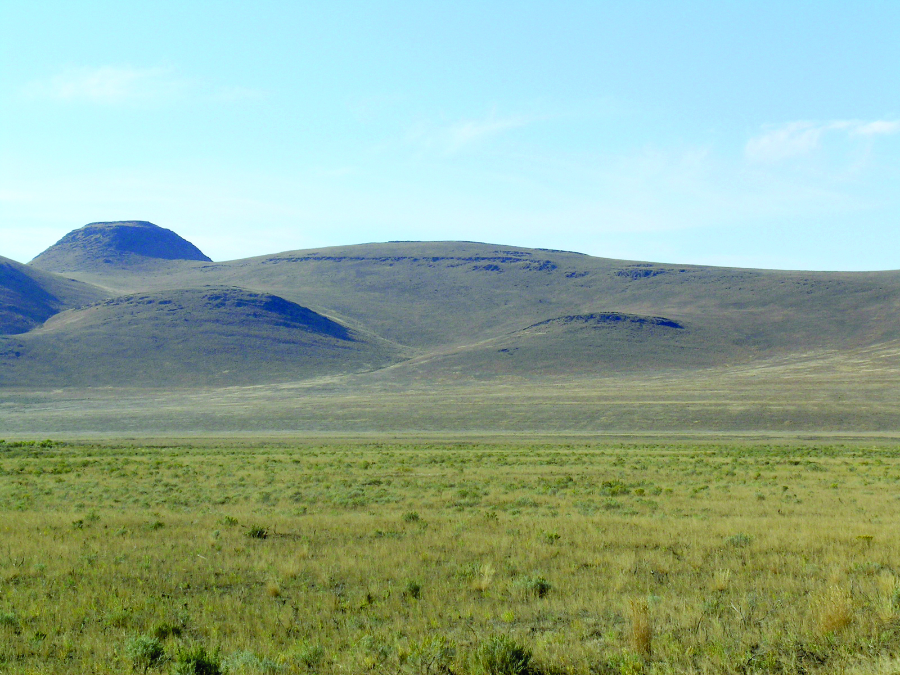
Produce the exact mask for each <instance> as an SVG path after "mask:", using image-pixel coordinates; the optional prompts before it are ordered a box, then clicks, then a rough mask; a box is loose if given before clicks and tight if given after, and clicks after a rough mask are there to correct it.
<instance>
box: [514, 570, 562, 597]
mask: <svg viewBox="0 0 900 675" xmlns="http://www.w3.org/2000/svg"><path fill="white" fill-rule="evenodd" d="M515 585H516V586H518V587H519V588H520V589H521V590H522V592H523V593H524V594H525V595H526V596H532V597H535V598H543V597H546V596H547V594H548V593H550V590H551V589H552V588H553V587H552V586H551V585H550V582H549V581H547V580H546V579H545V578H544V577H542V576H540V575H537V576H532V577H521V578H520V579H518V580H517V581H516V583H515Z"/></svg>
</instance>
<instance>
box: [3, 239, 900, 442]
mask: <svg viewBox="0 0 900 675" xmlns="http://www.w3.org/2000/svg"><path fill="white" fill-rule="evenodd" d="M101 225H103V227H102V228H100V233H101V234H102V235H103V236H102V237H99V235H98V236H93V235H91V236H90V237H87V235H86V234H85V233H88V234H90V233H91V232H93V230H91V227H93V226H88V227H87V228H83V229H82V230H79V231H76V233H73V235H70V236H67V237H66V238H64V239H63V240H62V241H61V242H60V243H59V244H57V245H56V246H54V247H51V249H49V250H48V251H47V252H45V253H44V254H42V255H41V256H39V258H38V259H36V260H35V261H33V263H32V265H30V266H29V267H28V268H26V269H27V270H28V271H29V273H31V274H32V275H37V274H39V273H40V272H39V270H37V269H35V268H36V267H40V268H41V269H42V270H44V276H43V277H42V279H43V281H42V283H43V284H44V285H43V286H40V288H49V286H47V285H46V284H49V283H51V282H52V283H54V284H56V285H57V286H58V285H60V284H64V285H65V284H69V285H71V284H73V283H74V282H72V281H64V280H63V279H62V277H60V276H59V275H58V274H54V272H62V271H65V274H66V275H68V276H71V277H73V278H75V279H78V280H80V281H82V282H84V284H83V285H81V286H80V287H79V288H89V289H92V292H93V293H94V294H95V295H96V294H98V293H99V294H102V295H104V296H105V299H104V300H103V301H102V302H99V303H98V302H94V304H90V305H87V306H83V307H78V306H77V305H78V303H73V302H70V303H69V304H68V305H65V307H69V308H70V309H69V310H68V311H65V312H63V313H61V314H58V315H56V316H54V317H53V318H50V319H49V320H48V318H49V316H50V315H51V313H53V312H58V311H59V310H60V309H63V308H64V307H63V306H60V307H58V308H48V309H46V310H45V311H44V314H43V315H41V314H35V318H33V319H31V321H32V322H33V323H32V324H31V325H32V326H35V327H34V328H33V329H32V330H30V331H29V332H27V333H24V334H21V335H16V336H7V337H5V338H0V384H2V385H3V386H4V387H5V388H6V391H7V395H8V400H13V398H14V397H15V396H18V395H19V394H18V393H17V392H25V393H24V394H23V396H25V397H26V399H27V397H28V396H32V395H34V392H35V391H40V390H41V388H44V387H64V388H70V389H68V393H67V394H66V396H72V397H75V399H77V400H80V401H88V400H90V401H101V400H104V401H106V402H105V403H104V404H103V405H106V406H111V408H110V407H107V408H104V409H103V410H99V409H98V410H97V416H96V417H95V416H94V414H93V412H90V411H82V412H85V414H84V416H82V417H79V418H69V419H68V422H65V421H64V420H65V419H67V418H66V417H65V410H67V409H70V408H71V407H72V406H71V405H70V403H71V399H69V402H70V403H69V404H62V403H60V400H59V399H55V398H53V397H47V396H46V395H44V394H37V396H38V399H39V400H41V401H42V402H43V403H42V405H45V406H46V407H45V408H43V409H42V410H43V413H42V414H38V413H36V412H34V411H33V410H31V409H30V408H29V407H28V405H26V404H21V405H20V404H15V405H14V406H13V408H12V410H11V412H10V416H8V417H7V418H6V423H8V424H11V425H12V427H11V428H21V429H27V428H47V429H67V428H68V429H77V428H85V429H87V428H93V429H102V428H108V425H109V424H114V421H115V420H116V419H118V418H119V416H120V415H121V414H126V413H124V412H122V411H123V410H125V409H130V408H129V406H130V404H129V403H128V401H129V400H130V398H129V396H130V394H128V393H124V392H126V390H134V391H135V392H136V393H135V394H134V395H135V396H136V397H137V399H136V400H140V399H141V396H142V395H141V394H140V392H139V389H137V390H135V389H134V388H135V387H137V388H140V387H153V388H155V389H156V390H157V393H158V396H159V398H158V399H157V400H158V401H159V402H160V403H159V406H160V408H159V410H157V411H156V412H148V413H147V415H146V416H144V414H143V413H142V412H139V411H137V410H132V411H131V412H130V413H127V414H133V415H137V416H138V417H140V418H141V419H142V420H143V421H141V422H140V423H137V422H135V424H137V425H138V427H140V428H145V429H148V430H152V429H153V428H154V426H153V425H154V424H156V423H159V420H160V419H161V417H160V415H161V413H160V411H161V410H166V411H168V413H167V415H168V417H166V419H167V421H168V423H170V424H171V425H173V426H172V428H173V429H185V430H186V429H191V428H197V429H220V428H221V429H223V430H225V429H231V430H233V429H263V430H264V429H304V428H305V429H317V430H324V431H329V430H347V429H350V430H357V431H367V430H409V429H419V430H452V429H468V430H473V431H479V430H508V431H518V430H551V429H553V430H556V429H559V430H570V431H579V430H583V431H589V432H595V431H604V430H610V429H611V430H627V429H629V428H637V429H645V430H647V429H649V430H654V429H655V430H682V431H690V430H695V429H709V430H718V431H721V430H726V429H732V430H735V429H738V430H761V429H769V430H777V431H782V430H785V431H786V430H803V429H814V428H821V429H823V430H830V431H848V430H854V431H858V430H865V431H872V432H882V431H885V430H890V429H894V430H896V429H897V427H898V419H900V415H898V410H900V408H898V401H897V397H896V395H895V394H892V392H896V391H898V390H900V386H898V385H900V376H898V367H897V366H898V356H897V345H898V344H900V322H898V321H897V317H898V315H900V272H897V271H889V272H865V273H850V272H792V271H774V270H750V269H732V268H716V267H703V266H690V265H669V264H659V263H647V262H636V261H622V260H611V259H605V258H595V257H591V256H586V255H582V254H578V253H571V252H565V251H549V250H540V249H526V248H519V247H511V246H499V245H494V244H481V243H473V242H390V243H382V244H364V245H358V246H343V247H331V248H323V249H315V250H306V251H290V252H284V253H279V254H274V255H268V256H260V257H256V258H248V259H243V260H235V261H228V262H211V261H208V260H205V259H179V258H178V255H175V254H174V253H171V250H176V249H178V246H182V244H180V243H178V242H175V243H178V246H176V247H175V249H171V250H169V249H166V246H169V244H172V242H173V241H174V240H172V237H177V235H175V234H174V233H170V232H169V231H168V230H163V229H162V228H155V226H151V227H150V228H146V227H144V225H149V224H141V223H138V224H137V225H135V224H134V223H118V224H116V223H112V224H101ZM135 228H137V229H138V230H140V231H141V232H142V233H143V234H142V235H141V236H143V235H145V234H147V232H150V233H151V234H153V235H154V236H158V237H159V240H158V241H157V240H154V241H149V242H148V241H143V243H142V246H143V248H141V253H135V251H133V250H131V249H134V248H135V246H133V245H132V243H133V237H131V230H132V229H135ZM153 228H155V229H153ZM120 230H121V231H124V232H125V234H121V232H120ZM79 232H80V233H82V234H81V235H79V236H78V237H76V236H74V235H75V234H77V233H79ZM117 233H118V234H117ZM165 233H168V234H165ZM95 234H96V233H95ZM126 235H127V236H126ZM170 235H171V236H170ZM79 237H80V238H79ZM178 240H180V238H178ZM180 241H182V242H183V240H180ZM129 242H132V243H129ZM184 244H187V242H184ZM172 245H173V246H174V244H172ZM79 247H80V248H79ZM160 250H162V251H163V253H160V254H159V255H157V253H159V251H160ZM178 250H180V249H178ZM166 251H169V252H166ZM100 255H102V256H104V257H103V258H102V259H100V260H99V261H98V256H100ZM199 255H200V256H201V257H203V258H205V256H202V254H199ZM195 257H196V256H195ZM87 284H90V285H87ZM216 294H224V296H225V299H224V300H222V301H220V300H219V299H215V298H214V297H213V296H215V295H216ZM89 300H93V301H96V300H97V297H92V298H89ZM276 305H277V306H278V307H279V308H280V309H276V308H275V307H276ZM26 309H27V307H26V305H25V304H24V303H22V302H19V301H17V300H11V301H9V303H8V304H7V305H6V310H7V311H8V312H13V313H15V312H18V315H19V316H25V315H26V314H27V313H28V312H27V311H26ZM285 312H286V313H285ZM304 317H305V318H304ZM39 320H40V321H46V323H44V324H43V325H41V326H40V327H36V326H38V324H39ZM101 386H102V387H115V388H118V391H119V393H118V394H116V395H115V396H114V397H113V398H112V399H111V400H106V399H105V398H104V395H101V394H100V393H98V391H97V390H96V389H90V388H96V387H101ZM222 387H227V388H228V389H221V388H222ZM170 389H171V390H172V391H171V392H168V391H167V390H170ZM176 389H177V390H178V391H175V390H176ZM28 392H31V393H28ZM79 392H80V393H79ZM300 395H302V397H303V398H302V400H298V399H297V396H300ZM194 396H196V397H197V398H196V400H195V401H194V402H193V403H192V404H191V405H190V406H189V407H187V408H184V409H182V406H181V403H180V401H182V400H187V399H190V398H191V397H194ZM26 399H20V401H24V400H26ZM849 402H854V404H853V405H848V403H849ZM57 403H60V405H62V408H60V409H56V408H55V407H54V406H56V405H57ZM67 406H68V407H67ZM76 407H77V406H76ZM138 407H139V408H140V410H143V409H144V408H145V407H146V408H147V410H148V411H152V410H153V409H154V405H153V404H146V405H145V404H143V403H142V404H141V406H138ZM39 409H40V408H39ZM54 410H55V411H56V412H51V411H54ZM104 410H105V412H104ZM112 410H118V411H119V413H116V414H113V413H112V412H111V411H112ZM224 411H228V412H227V414H226V413H225V412H224ZM57 412H58V414H59V415H60V417H59V420H58V422H57V421H55V420H57V418H56V417H55V415H56V414H57ZM0 414H2V411H0ZM33 414H34V415H37V417H35V416H33ZM38 418H39V419H38ZM132 419H136V418H134V417H132ZM34 423H40V424H41V425H42V426H40V427H28V425H29V424H34ZM104 425H107V426H106V427H105V426H104ZM136 428H137V427H136Z"/></svg>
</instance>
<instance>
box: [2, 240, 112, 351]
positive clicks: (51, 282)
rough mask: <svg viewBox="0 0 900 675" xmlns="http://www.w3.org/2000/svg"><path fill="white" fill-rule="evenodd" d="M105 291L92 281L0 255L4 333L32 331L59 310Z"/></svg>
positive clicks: (87, 300) (86, 301)
mask: <svg viewBox="0 0 900 675" xmlns="http://www.w3.org/2000/svg"><path fill="white" fill-rule="evenodd" d="M104 295H105V292H104V291H102V290H101V289H99V288H95V287H93V286H90V285H89V284H85V283H82V282H79V281H73V280H71V279H65V278H63V277H60V276H58V275H55V274H48V273H46V272H42V271H41V270H38V269H34V268H33V267H28V266H26V265H22V264H21V263H17V262H15V261H14V260H9V259H8V258H3V257H0V335H14V334H16V333H25V332H28V331H29V330H31V329H33V328H36V327H37V326H39V325H41V324H42V323H43V322H44V321H46V320H47V319H49V318H50V317H51V316H53V315H54V314H56V313H57V312H60V311H62V310H64V309H66V308H68V307H78V306H80V305H83V304H85V303H88V302H93V301H95V300H98V299H99V298H102V297H104Z"/></svg>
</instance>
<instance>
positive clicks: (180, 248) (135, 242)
mask: <svg viewBox="0 0 900 675" xmlns="http://www.w3.org/2000/svg"><path fill="white" fill-rule="evenodd" d="M158 260H193V261H202V262H211V260H210V258H208V257H207V256H206V255H204V253H203V252H202V251H201V250H200V249H199V248H197V247H196V246H194V245H193V244H192V243H191V242H189V241H187V240H186V239H184V238H182V237H180V236H179V235H177V234H176V233H175V232H173V231H172V230H167V229H165V228H163V227H159V226H158V225H154V224H153V223H148V222H146V221H143V220H127V221H115V222H108V223H90V224H88V225H85V226H84V227H82V228H80V229H77V230H73V231H72V232H69V234H67V235H66V236H65V237H63V238H62V239H60V240H59V241H58V242H56V243H55V244H54V245H53V246H51V247H50V248H48V249H47V250H46V251H44V252H43V253H41V254H40V255H39V256H38V257H36V258H35V259H34V260H32V261H31V263H30V264H31V265H33V266H34V267H37V268H39V269H44V270H48V271H51V272H71V271H92V270H96V269H98V268H102V267H104V266H113V267H129V266H134V265H140V264H142V263H147V262H151V261H158Z"/></svg>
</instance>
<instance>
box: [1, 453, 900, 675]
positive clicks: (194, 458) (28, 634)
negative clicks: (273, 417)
mask: <svg viewBox="0 0 900 675" xmlns="http://www.w3.org/2000/svg"><path fill="white" fill-rule="evenodd" d="M898 497H900V449H898V448H896V447H868V446H844V447H841V446H820V445H748V444H737V445H724V444H723V445H680V446H679V445H638V444H622V445H616V444H588V443H583V444H578V443H573V444H568V445H564V444H538V443H534V444H529V443H524V442H522V443H518V444H511V443H506V444H503V443H484V444H475V443H444V444H437V443H431V444H425V443H409V444H404V443H400V442H374V441H373V442H371V443H362V442H358V443H338V442H334V443H330V444H329V443H314V442H308V443H299V444H288V443H284V444H279V443H268V444H264V443H252V442H247V443H244V444H241V443H236V442H234V443H229V444H219V445H212V444H210V445H206V444H202V443H198V444H196V445H185V444H172V445H166V444H164V443H157V444H155V445H142V444H140V443H134V444H121V443H109V444H96V445H63V444H56V443H47V442H44V443H33V444H27V443H0V584H2V586H0V589H2V593H0V663H2V665H0V671H2V672H4V673H6V672H9V673H32V672H33V673H37V672H40V673H70V672H96V673H121V672H150V673H154V672H165V673H173V672H218V671H221V672H231V673H307V672H313V673H348V672H349V673H362V672H375V673H435V674H437V673H448V672H451V673H458V674H460V675H467V674H474V673H506V672H510V673H512V672H516V673H524V672H529V673H535V674H537V673H557V672H558V673H562V672H572V673H584V674H588V673H666V672H710V673H732V672H744V673H753V672H760V673H762V672H785V673H814V672H838V671H841V670H842V669H843V670H845V671H846V672H857V671H858V672H860V673H862V672H884V673H888V672H895V671H893V670H891V668H893V667H895V666H896V659H897V657H898V656H900V530H898V529H897V527H896V523H897V522H898V518H897V516H898V511H900V499H898ZM261 535H264V536H261ZM867 664H868V665H867ZM892 664H893V665H892ZM867 668H868V670H867Z"/></svg>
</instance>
